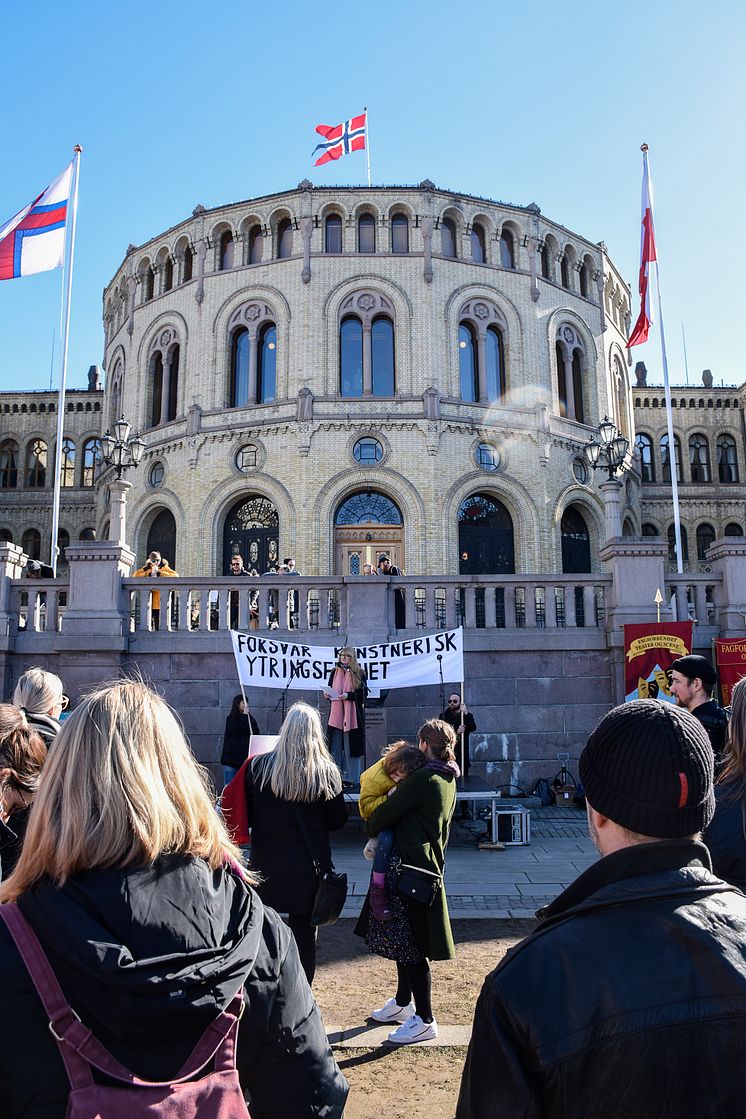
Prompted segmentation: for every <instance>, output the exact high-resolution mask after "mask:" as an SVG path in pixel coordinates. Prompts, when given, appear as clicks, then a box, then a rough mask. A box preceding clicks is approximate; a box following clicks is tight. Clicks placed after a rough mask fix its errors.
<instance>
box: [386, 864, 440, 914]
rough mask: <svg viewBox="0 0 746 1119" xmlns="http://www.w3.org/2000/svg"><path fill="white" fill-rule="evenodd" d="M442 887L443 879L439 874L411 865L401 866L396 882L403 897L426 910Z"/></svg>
mask: <svg viewBox="0 0 746 1119" xmlns="http://www.w3.org/2000/svg"><path fill="white" fill-rule="evenodd" d="M442 885H443V879H442V878H441V876H440V875H439V874H435V873H434V872H433V871H432V870H423V869H422V868H421V867H419V866H411V865H410V864H409V863H402V864H401V866H400V868H399V876H398V878H397V880H396V889H397V891H398V892H399V893H400V894H401V895H402V897H404V898H406V899H407V901H411V902H414V904H415V905H421V906H423V907H424V908H425V909H429V908H430V906H431V905H432V904H433V902H434V901H435V899H436V897H437V896H438V894H439V892H440V889H441V886H442Z"/></svg>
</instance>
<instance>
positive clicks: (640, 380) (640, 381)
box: [635, 361, 648, 389]
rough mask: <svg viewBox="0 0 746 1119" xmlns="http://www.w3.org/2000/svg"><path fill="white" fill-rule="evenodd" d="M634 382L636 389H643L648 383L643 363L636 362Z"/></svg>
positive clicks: (646, 370)
mask: <svg viewBox="0 0 746 1119" xmlns="http://www.w3.org/2000/svg"><path fill="white" fill-rule="evenodd" d="M635 380H636V381H637V387H638V388H640V389H644V388H645V387H646V386H647V383H648V367H647V366H646V364H645V362H644V361H638V362H637V364H636V365H635Z"/></svg>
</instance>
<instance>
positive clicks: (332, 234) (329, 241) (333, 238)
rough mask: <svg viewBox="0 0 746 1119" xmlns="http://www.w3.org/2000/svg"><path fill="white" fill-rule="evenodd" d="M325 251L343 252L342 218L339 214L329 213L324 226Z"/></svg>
mask: <svg viewBox="0 0 746 1119" xmlns="http://www.w3.org/2000/svg"><path fill="white" fill-rule="evenodd" d="M324 252H326V253H341V252H342V219H341V217H340V216H339V214H329V216H328V218H327V219H326V222H325V228H324Z"/></svg>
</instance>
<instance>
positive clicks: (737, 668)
mask: <svg viewBox="0 0 746 1119" xmlns="http://www.w3.org/2000/svg"><path fill="white" fill-rule="evenodd" d="M715 658H716V661H717V670H718V685H719V688H720V702H721V703H722V705H723V707H729V706H730V703H731V693H732V692H733V685H734V684H737V683H738V681H739V680H740V679H741V677H742V676H746V640H744V639H743V638H742V637H736V638H733V637H718V638H716V639H715Z"/></svg>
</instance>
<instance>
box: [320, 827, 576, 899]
mask: <svg viewBox="0 0 746 1119" xmlns="http://www.w3.org/2000/svg"><path fill="white" fill-rule="evenodd" d="M530 815H531V842H530V845H529V846H526V847H524V846H506V847H505V849H504V850H498V851H485V850H480V849H479V848H478V846H477V843H478V838H479V837H480V835H481V836H484V835H486V829H487V821H486V820H482V819H481V818H479V817H478V818H477V819H476V820H465V821H462V820H458V821H455V822H454V827H453V831H452V836H451V842H450V843H449V847H448V855H447V858H446V875H445V879H446V893H447V896H448V908H449V912H450V914H451V916H452V917H471V918H479V917H485V918H486V917H493V918H494V917H506V918H507V917H518V918H523V917H533V916H534V914H535V912H536V910H537V909H539V908H540V907H541V906H543V905H547V904H548V903H549V902H550V901H552V900H553V899H554V898H555V897H556V896H557V895H558V894H559V893H561V892H562V890H564V889H565V888H566V887H567V886H568V885H569V884H570V883H571V882H572V881H573V880H574V879H575V878H577V876H578V875H579V874H581V873H582V872H583V871H584V870H585V869H586V868H587V867H588V866H590V865H591V863H593V862H595V860H596V858H597V855H596V851H595V849H594V847H593V844H592V843H591V841H590V838H589V836H588V828H587V824H586V817H585V812H584V811H583V810H582V809H579V808H555V807H550V808H541V807H537V808H533V807H532V808H531V809H530ZM364 843H365V837H364V835H363V832H362V825H361V824H360V823H359V822H351V823H350V824H349V825H348V827H347V828H346V829H345V832H344V833H343V834H342V836H341V837H339V838H336V839H335V842H334V863H335V866H336V868H337V870H340V871H346V873H347V876H348V881H349V893H348V897H347V904H346V906H345V908H344V911H343V914H342V915H343V916H344V917H355V916H357V914H358V913H359V912H360V907H361V905H362V902H363V898H364V897H365V894H366V893H367V890H368V882H369V879H370V863H369V862H366V860H365V859H364V858H363V855H362V847H363V845H364Z"/></svg>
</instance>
